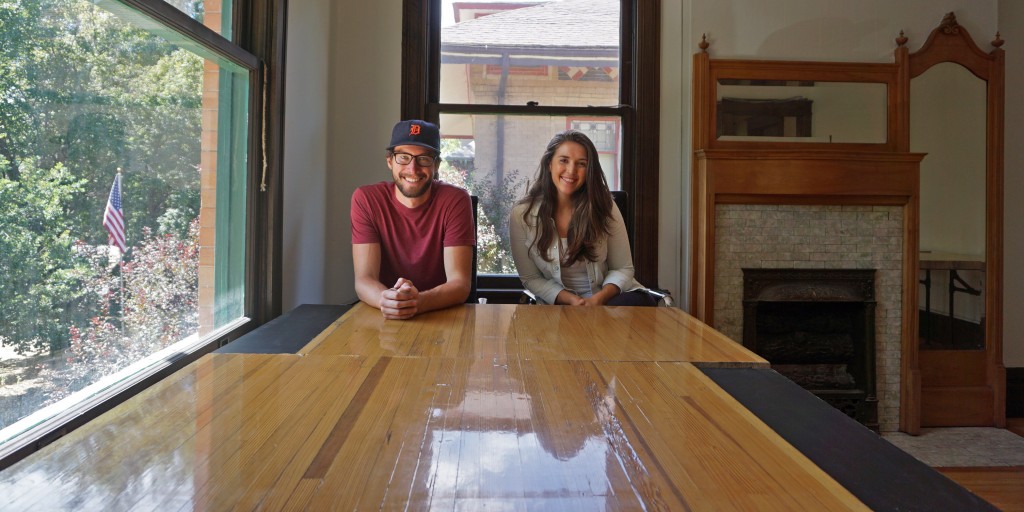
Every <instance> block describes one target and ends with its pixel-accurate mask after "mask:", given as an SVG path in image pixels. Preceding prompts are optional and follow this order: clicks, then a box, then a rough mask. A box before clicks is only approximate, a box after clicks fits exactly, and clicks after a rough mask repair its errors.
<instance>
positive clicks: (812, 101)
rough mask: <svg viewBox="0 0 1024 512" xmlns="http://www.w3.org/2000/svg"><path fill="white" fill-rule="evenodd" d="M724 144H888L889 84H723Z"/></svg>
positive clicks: (720, 121)
mask: <svg viewBox="0 0 1024 512" xmlns="http://www.w3.org/2000/svg"><path fill="white" fill-rule="evenodd" d="M717 91H718V93H717V106H716V118H717V138H718V140H747V141H782V142H826V143H827V142H842V143H867V144H882V143H885V142H886V140H885V139H886V126H887V125H886V122H887V119H886V111H887V99H888V98H887V89H886V85H885V84H884V83H867V82H824V81H807V80H792V81H786V80H745V79H725V78H722V79H719V80H718V83H717Z"/></svg>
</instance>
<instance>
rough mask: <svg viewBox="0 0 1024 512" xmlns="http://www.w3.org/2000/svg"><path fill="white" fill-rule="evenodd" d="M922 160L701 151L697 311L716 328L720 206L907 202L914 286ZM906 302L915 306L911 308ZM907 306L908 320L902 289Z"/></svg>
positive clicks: (907, 254)
mask: <svg viewBox="0 0 1024 512" xmlns="http://www.w3.org/2000/svg"><path fill="white" fill-rule="evenodd" d="M922 158H924V155H923V154H921V153H892V152H873V153H872V152H863V151H843V150H831V151H824V150H812V149H808V150H758V149H751V150H699V151H697V152H696V160H697V166H696V167H695V173H694V176H695V182H694V190H695V191H697V192H696V194H697V195H695V197H694V203H695V204H696V205H699V206H698V208H695V211H694V228H693V232H694V239H693V242H694V244H693V245H694V247H695V257H694V264H693V269H694V270H693V275H692V282H693V283H694V290H693V295H692V297H693V299H694V301H693V307H692V313H693V314H694V316H696V317H697V318H700V319H701V320H703V321H704V322H706V323H708V324H710V325H714V286H715V285H714V281H715V279H714V276H715V273H714V267H715V208H716V207H717V205H719V204H820V205H835V204H858V205H874V204H879V205H897V206H903V217H904V226H903V237H904V244H903V251H904V258H903V262H904V279H903V286H904V289H905V290H907V289H909V290H914V289H916V286H917V217H918V211H917V208H918V206H917V205H918V199H917V198H918V187H919V179H918V167H919V164H920V162H921V159H922ZM908 286H910V288H907V287H908ZM908 301H910V302H908ZM908 305H913V306H914V308H913V309H908ZM903 308H904V311H903V315H902V316H903V322H904V323H908V322H911V321H912V320H911V319H912V318H913V317H915V315H914V314H912V312H914V311H916V296H915V294H913V293H905V294H904V301H903ZM906 334H907V333H906V329H905V330H904V333H903V336H904V338H903V343H904V344H906V343H908V341H907V340H908V338H906Z"/></svg>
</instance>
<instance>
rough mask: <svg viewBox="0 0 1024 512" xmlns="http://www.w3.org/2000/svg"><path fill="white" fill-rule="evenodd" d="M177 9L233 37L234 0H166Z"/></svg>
mask: <svg viewBox="0 0 1024 512" xmlns="http://www.w3.org/2000/svg"><path fill="white" fill-rule="evenodd" d="M164 2H166V3H168V4H170V5H171V6H173V7H174V8H175V9H177V10H179V11H181V12H183V13H185V14H187V15H189V17H191V18H192V19H194V20H196V21H198V22H200V23H202V24H203V25H206V26H207V27H209V28H210V29H211V30H213V31H214V32H216V33H218V34H220V35H222V36H224V37H226V38H228V39H231V7H232V5H233V1H232V0H164Z"/></svg>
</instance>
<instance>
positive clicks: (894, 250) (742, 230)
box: [714, 204, 903, 431]
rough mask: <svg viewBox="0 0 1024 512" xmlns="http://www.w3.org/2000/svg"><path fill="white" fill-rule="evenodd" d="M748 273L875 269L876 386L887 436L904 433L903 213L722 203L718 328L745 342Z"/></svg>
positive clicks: (717, 256)
mask: <svg viewBox="0 0 1024 512" xmlns="http://www.w3.org/2000/svg"><path fill="white" fill-rule="evenodd" d="M743 268H831V269H875V270H876V272H875V296H876V299H877V302H878V305H877V309H876V315H875V340H876V347H875V350H876V361H875V368H876V375H877V379H876V385H877V389H878V419H879V427H880V429H881V430H882V431H894V430H897V429H898V428H899V405H900V348H901V345H900V333H901V329H902V325H901V323H902V322H901V301H902V280H903V208H902V207H900V206H861V205H784V204H783V205H775V204H719V205H717V206H716V208H715V279H714V283H715V285H714V296H715V302H714V318H715V327H716V328H717V329H718V330H720V331H721V332H723V333H724V334H725V335H727V336H729V337H730V338H732V339H733V340H736V341H737V342H742V339H743V303H742V300H743V271H742V270H741V269H743Z"/></svg>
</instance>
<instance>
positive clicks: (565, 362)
mask: <svg viewBox="0 0 1024 512" xmlns="http://www.w3.org/2000/svg"><path fill="white" fill-rule="evenodd" d="M342 313H343V314H342ZM339 315H340V316H339ZM310 338H311V339H310ZM268 347H269V348H268ZM260 352H264V353H260ZM757 411H760V412H757ZM897 477H898V478H897ZM922 500H923V501H922ZM929 500H932V501H929ZM935 500H939V501H935ZM5 501H6V502H7V503H8V506H7V507H3V506H0V508H5V509H6V508H11V509H18V510H62V509H74V510H160V511H164V510H253V509H260V510H341V509H346V510H524V511H526V510H559V511H561V510H581V511H591V510H708V509H710V510H787V511H788V510H868V509H892V510H913V509H915V507H917V506H923V507H926V508H919V509H921V510H927V509H928V508H927V507H929V506H930V504H935V503H941V504H944V505H953V506H955V507H958V508H957V509H958V510H971V509H973V510H991V508H990V507H989V506H988V505H987V504H986V503H985V502H984V501H981V500H980V499H978V498H977V497H975V496H974V495H973V494H970V493H969V492H967V491H966V490H964V489H963V488H962V487H959V486H957V485H956V484H954V483H952V482H951V481H949V480H947V479H945V477H942V476H941V475H940V474H938V473H937V472H935V471H933V470H931V469H930V468H927V467H926V466H924V465H923V464H920V463H918V462H916V461H914V460H913V459H912V458H911V457H909V456H907V455H906V454H904V453H903V452H900V451H899V450H898V449H896V448H894V447H892V446H891V445H888V444H887V443H886V442H885V441H884V440H882V439H881V438H879V437H878V436H877V435H875V434H874V433H873V432H870V431H868V430H867V429H866V428H864V427H862V426H860V425H859V424H857V423H856V422H853V421H852V420H850V419H849V418H847V417H846V416H844V415H843V414H842V413H839V412H838V411H836V410H834V409H831V408H830V407H828V405H827V404H825V403H824V402H821V401H820V400H818V399H817V398H815V397H814V396H813V395H811V394H810V393H807V392H806V391H804V390H802V389H800V388H798V387H796V386H795V385H793V384H792V383H790V382H788V381H786V380H785V379H784V378H782V377H781V376H779V375H778V374H777V373H775V372H773V371H771V369H770V368H769V364H768V362H767V361H765V360H764V359H762V358H761V357H759V356H757V355H756V354H754V353H752V352H750V351H748V350H747V349H745V348H744V347H743V346H742V345H740V344H739V343H735V342H733V341H732V340H730V339H728V338H726V337H725V336H723V335H722V334H720V333H719V332H717V331H715V330H714V329H712V328H710V327H708V326H707V325H705V324H703V323H701V322H700V321H698V320H697V319H695V318H693V317H692V316H690V315H688V314H686V313H685V312H683V311H681V310H679V309H675V308H628V307H563V306H540V305H499V304H480V305H477V304H473V305H465V306H458V307H453V308H449V309H446V310H442V311H435V312H431V313H427V314H423V315H420V316H417V317H415V318H413V319H411V320H407V321H396V320H384V319H383V318H382V317H381V314H380V312H379V311H377V310H375V309H373V308H370V307H367V306H365V305H363V304H361V303H360V304H356V305H354V306H352V307H337V306H319V307H317V306H309V307H300V308H298V309H297V310H294V311H293V312H291V313H289V314H286V315H284V316H283V317H281V318H279V319H277V320H275V321H273V322H270V323H268V324H267V325H265V326H264V327H263V328H260V329H257V331H254V332H253V333H250V336H249V339H248V340H247V339H246V338H245V337H243V338H242V339H239V340H237V341H236V342H234V343H232V344H229V345H227V346H225V347H223V348H222V349H220V350H218V351H217V352H214V353H210V354H207V355H205V356H203V357H202V358H200V359H199V360H197V361H196V362H194V363H192V364H190V365H189V366H187V367H185V368H184V369H182V370H180V371H178V372H176V373H175V374H173V375H171V376H170V377H168V378H166V379H164V380H162V381H160V382H159V383H157V384H155V385H153V386H151V387H150V388H148V389H146V390H145V391H143V392H142V393H140V394H138V395H136V396H135V397H133V398H131V399H129V400H128V401H126V402H124V403H122V404H120V405H119V406H117V407H115V408H113V409H111V410H110V411H108V412H106V413H104V414H103V415H101V416H99V417H98V418H97V419H95V420H93V421H91V422H89V423H87V424H86V425H85V426H83V427H81V428H79V429H77V430H75V431H73V432H71V433H69V434H68V435H66V436H64V437H63V438H60V439H58V440H57V441H55V442H54V443H52V444H51V445H49V446H47V447H45V448H44V449H42V450H41V451H39V452H37V453H35V454H33V455H31V456H29V457H27V458H26V459H24V460H22V461H20V462H18V463H17V464H15V465H13V466H11V467H10V468H7V469H6V470H4V471H3V472H0V505H2V504H3V503H4V502H5ZM908 505H914V506H908Z"/></svg>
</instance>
